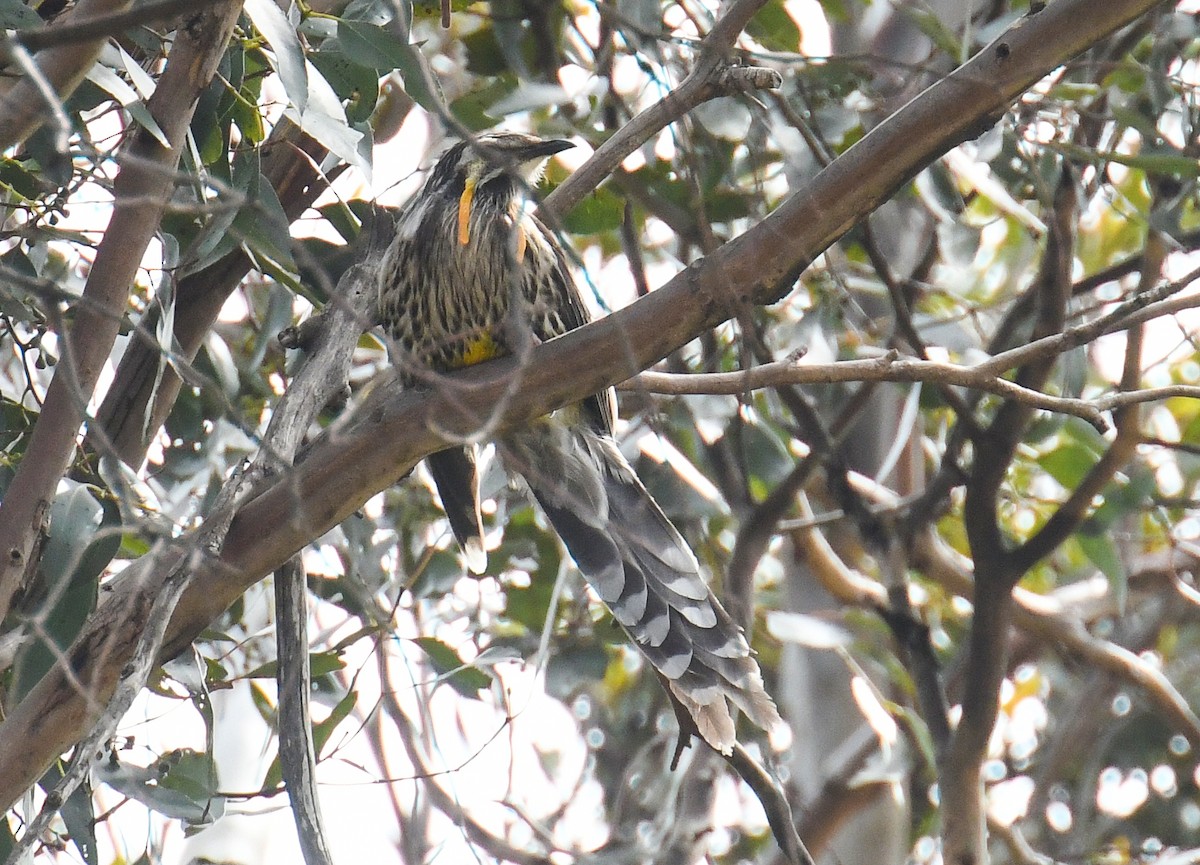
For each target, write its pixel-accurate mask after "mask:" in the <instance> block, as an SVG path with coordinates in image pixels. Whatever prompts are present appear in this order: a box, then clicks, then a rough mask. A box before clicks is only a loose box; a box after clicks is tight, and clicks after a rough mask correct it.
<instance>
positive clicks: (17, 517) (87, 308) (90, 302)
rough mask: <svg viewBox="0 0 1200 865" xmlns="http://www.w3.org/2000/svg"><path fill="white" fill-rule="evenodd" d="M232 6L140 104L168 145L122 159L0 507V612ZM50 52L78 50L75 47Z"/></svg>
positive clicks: (140, 145) (0, 106)
mask: <svg viewBox="0 0 1200 865" xmlns="http://www.w3.org/2000/svg"><path fill="white" fill-rule="evenodd" d="M240 9H241V3H239V2H236V0H228V2H223V3H219V4H214V5H213V6H210V7H208V8H207V9H205V10H204V11H202V12H199V13H197V14H196V16H195V17H194V18H193V19H192V21H191V22H190V25H193V26H187V27H184V28H183V29H181V30H180V32H179V34H178V36H177V37H176V41H175V47H174V48H173V49H172V51H171V55H170V58H169V59H168V62H167V66H166V69H165V70H164V71H163V74H162V77H161V79H160V80H159V83H158V88H157V89H156V90H155V92H154V95H153V96H152V97H151V98H150V100H149V102H148V104H147V108H148V109H149V111H150V113H151V114H152V115H153V117H154V119H155V121H156V122H157V123H158V126H159V129H160V130H161V131H162V132H163V134H164V135H165V136H166V139H167V140H168V141H170V142H171V147H169V148H167V147H163V146H162V145H161V144H160V143H159V141H158V139H157V138H155V137H154V136H153V135H151V134H150V133H149V132H147V131H145V130H144V129H143V130H139V132H138V133H137V134H136V135H135V136H134V138H133V141H132V144H131V146H130V147H129V150H128V152H127V153H126V154H125V155H124V157H123V160H122V161H123V166H122V168H121V172H120V174H119V175H118V176H117V179H116V182H115V184H114V188H113V196H114V198H115V200H116V205H115V208H114V210H113V216H112V220H111V221H110V222H109V225H108V229H107V231H106V232H105V235H104V240H103V241H102V242H101V244H100V247H99V249H98V250H97V251H96V259H95V262H94V263H93V265H92V269H91V273H90V274H89V275H88V281H87V285H86V286H85V288H84V291H83V298H82V301H81V302H80V303H79V304H78V305H77V307H76V312H75V323H74V325H73V326H72V327H71V329H70V334H69V335H68V336H67V338H66V339H65V340H64V349H65V351H64V353H63V358H62V361H61V362H60V364H59V365H58V368H57V369H56V370H55V374H54V379H53V380H52V381H51V383H50V387H49V389H48V390H47V393H46V401H45V403H44V405H43V406H42V413H41V416H40V417H39V418H38V423H37V426H36V427H35V428H34V431H33V436H32V438H31V439H30V443H29V447H28V449H27V450H26V452H25V456H24V459H23V460H22V461H21V465H20V466H19V468H18V469H17V474H16V477H15V478H13V481H12V484H11V485H10V486H9V488H8V490H7V491H6V494H5V498H4V503H3V505H2V506H0V551H2V552H0V618H3V617H4V615H6V614H7V612H8V609H9V606H10V604H11V601H12V597H13V594H14V593H15V592H16V591H17V589H18V588H20V586H21V583H22V580H23V578H24V576H25V574H26V572H27V570H28V569H29V568H30V567H31V565H32V562H31V558H32V556H31V553H32V551H33V548H34V543H35V542H36V539H37V537H38V533H39V532H40V531H41V529H42V525H41V523H42V514H44V512H45V510H46V508H47V507H48V506H49V502H50V499H51V498H52V497H53V495H54V489H55V486H56V485H57V484H58V481H59V479H60V478H61V477H62V476H63V474H64V473H65V472H66V470H67V466H68V465H69V463H70V460H71V454H72V452H73V451H74V448H75V438H76V435H77V434H78V432H79V427H80V424H81V423H82V422H83V418H84V409H85V407H86V405H87V403H88V400H89V399H90V398H91V395H92V392H93V390H94V389H95V387H96V382H97V381H98V380H99V378H100V372H101V370H102V369H103V368H104V363H105V361H106V360H108V356H109V353H110V352H111V351H112V347H113V342H114V341H115V340H116V337H117V331H118V328H119V327H120V320H121V314H122V313H123V312H124V310H125V303H126V300H127V298H128V295H129V287H130V286H131V285H133V282H134V279H135V278H136V276H137V270H138V266H139V265H140V264H141V260H142V255H143V254H144V253H145V251H146V247H147V245H148V244H149V242H150V239H151V238H152V237H153V236H154V232H155V231H156V230H157V229H158V225H159V222H160V221H161V219H162V214H163V208H164V207H165V206H166V203H167V200H168V199H169V197H170V194H171V190H172V188H173V186H174V183H175V166H176V164H177V163H178V161H179V154H180V152H181V147H182V145H183V140H184V135H185V134H186V132H187V128H188V124H189V123H190V122H191V119H192V113H193V111H194V110H195V106H196V99H197V97H198V96H199V94H200V92H201V90H202V89H203V88H204V87H206V86H207V85H208V82H209V81H210V80H211V78H212V76H213V73H214V72H215V71H216V68H217V63H218V62H219V61H220V59H221V55H222V54H223V53H224V51H225V46H226V45H227V44H228V42H229V35H230V33H231V32H232V30H233V24H234V21H236V20H237V15H238V12H239V11H240ZM51 50H54V51H59V50H71V51H75V52H79V51H80V49H79V48H77V47H76V48H71V49H51ZM19 89H20V88H19V87H18V88H14V90H13V91H12V92H11V93H10V94H9V96H12V95H13V94H15V93H16V92H17V91H18V90H19ZM25 108H28V106H25ZM3 110H5V109H4V103H0V111H3ZM0 116H6V115H0Z"/></svg>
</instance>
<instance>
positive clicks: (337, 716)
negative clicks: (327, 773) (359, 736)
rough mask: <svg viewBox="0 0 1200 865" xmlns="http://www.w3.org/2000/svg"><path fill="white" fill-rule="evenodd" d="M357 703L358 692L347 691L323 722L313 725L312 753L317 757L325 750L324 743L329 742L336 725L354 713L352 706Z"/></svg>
mask: <svg viewBox="0 0 1200 865" xmlns="http://www.w3.org/2000/svg"><path fill="white" fill-rule="evenodd" d="M357 703H358V691H348V692H346V696H344V697H342V699H340V700H338V701H337V703H336V704H334V707H333V710H332V711H331V712H330V713H329V715H328V717H326V718H325V720H324V721H321V722H320V723H318V724H313V751H315V752H316V754H317V756H318V757H319V756H320V755H321V752H322V751H323V750H325V743H326V742H328V741H329V737H330V736H331V735H333V731H334V730H336V729H337V725H338V724H340V723H342V721H344V720H346V719H347V718H348V717H350V713H351V712H353V711H354V706H355V705H356V704H357Z"/></svg>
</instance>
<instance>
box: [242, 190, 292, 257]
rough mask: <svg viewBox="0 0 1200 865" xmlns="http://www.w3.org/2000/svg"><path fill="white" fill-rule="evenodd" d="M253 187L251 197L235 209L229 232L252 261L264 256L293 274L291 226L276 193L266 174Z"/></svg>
mask: <svg viewBox="0 0 1200 865" xmlns="http://www.w3.org/2000/svg"><path fill="white" fill-rule="evenodd" d="M253 189H254V200H253V201H251V202H250V203H249V204H248V205H247V206H246V207H243V208H242V209H241V210H240V211H238V215H237V216H236V217H235V218H234V220H233V225H232V231H233V232H234V233H235V235H236V236H237V237H238V239H239V240H241V242H242V243H243V244H244V245H245V246H246V247H247V251H248V252H249V253H250V254H251V255H252V256H253V257H254V258H255V260H261V259H262V258H266V259H267V260H269V261H271V262H273V263H274V264H275V265H277V266H279V267H281V268H283V269H285V270H288V271H290V272H291V273H295V272H296V260H295V258H293V256H292V235H291V228H290V227H289V225H288V219H287V214H286V213H284V212H283V205H282V204H281V203H280V202H279V196H278V195H276V194H275V190H274V188H273V187H272V186H271V183H270V181H268V180H267V178H265V177H259V178H258V182H257V183H255V184H254V186H253Z"/></svg>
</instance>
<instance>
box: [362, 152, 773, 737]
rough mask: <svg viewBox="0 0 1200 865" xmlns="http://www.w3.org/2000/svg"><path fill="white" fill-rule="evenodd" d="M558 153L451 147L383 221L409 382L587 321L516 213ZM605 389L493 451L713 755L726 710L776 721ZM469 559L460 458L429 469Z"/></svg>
mask: <svg viewBox="0 0 1200 865" xmlns="http://www.w3.org/2000/svg"><path fill="white" fill-rule="evenodd" d="M569 146H570V143H569V142H565V141H553V140H550V141H548V140H543V139H539V138H535V137H533V136H529V135H522V134H518V133H492V134H489V135H482V136H480V137H479V138H478V139H477V140H476V142H475V143H473V144H468V143H465V142H463V143H459V144H456V145H454V146H453V147H451V148H450V149H449V150H448V151H447V152H446V154H445V155H444V156H442V158H441V159H440V160H439V161H438V163H437V165H436V166H435V168H434V169H433V172H432V174H431V175H430V177H429V179H428V180H427V181H426V183H425V186H424V188H423V189H422V190H421V192H419V193H418V194H417V195H416V196H415V197H414V198H413V199H412V201H411V202H409V204H408V205H407V206H406V207H405V208H404V209H403V210H402V212H401V214H400V216H399V217H398V219H397V233H396V239H395V240H394V241H393V243H392V244H391V246H390V247H389V249H388V250H387V252H386V254H385V256H384V259H383V265H382V268H381V273H382V277H381V280H380V284H379V296H378V304H377V313H378V318H379V321H380V323H381V324H382V325H383V326H384V329H385V330H386V331H387V333H388V335H389V337H390V338H391V340H392V342H393V345H392V349H393V356H394V359H395V361H396V363H397V364H398V365H399V367H400V369H401V374H402V375H403V376H404V377H405V378H406V379H407V380H408V381H410V382H418V381H421V380H423V379H427V378H428V377H429V375H430V374H431V373H444V372H448V371H451V370H454V369H458V368H461V367H463V366H469V365H472V364H474V363H479V362H482V361H484V360H488V359H490V358H492V357H496V356H499V355H504V354H509V353H511V352H513V351H514V350H515V349H516V348H517V347H518V346H519V345H521V344H522V343H523V342H528V341H543V340H547V339H551V338H553V337H555V336H559V335H561V334H563V333H566V332H567V331H569V330H572V329H574V328H576V327H580V326H581V325H583V324H584V323H585V322H586V321H587V320H588V313H587V310H586V307H585V305H584V304H583V302H582V299H581V298H580V296H579V294H578V289H577V288H576V286H575V282H574V280H573V279H572V277H571V273H570V270H569V268H568V266H567V262H566V257H565V255H564V254H563V251H562V248H561V247H560V246H559V244H558V242H557V240H556V239H555V238H554V235H553V234H552V233H551V232H549V231H548V230H547V229H546V227H545V226H544V225H543V224H542V223H541V222H540V221H538V219H537V218H536V217H534V216H533V215H532V214H531V213H529V212H528V210H529V208H528V206H527V204H528V201H527V197H526V192H527V190H528V187H529V185H530V184H531V183H534V182H536V180H537V179H538V177H539V176H540V170H541V165H542V163H544V161H545V159H546V158H547V157H548V156H550V155H552V154H554V153H557V152H559V151H561V150H563V149H565V148H567V147H569ZM613 406H614V404H613V395H612V393H611V392H609V391H606V392H604V393H602V394H597V395H595V396H592V397H589V398H588V399H586V400H584V401H583V402H582V403H580V404H578V405H577V406H573V407H570V408H569V409H566V410H563V411H561V412H556V413H555V414H553V415H550V416H548V417H546V418H542V419H540V420H539V421H537V422H535V423H533V424H531V425H529V426H528V427H526V428H523V429H520V430H517V431H514V432H510V433H508V434H506V435H505V436H504V437H503V438H502V439H501V441H500V452H501V454H502V457H503V459H504V463H505V467H506V468H507V469H508V470H509V471H510V472H515V473H518V474H520V475H521V476H522V477H523V478H524V479H525V482H526V483H527V484H528V486H529V488H530V490H531V491H532V492H533V495H534V497H535V498H536V499H537V501H538V503H539V505H540V506H541V507H542V510H543V511H544V512H545V514H546V516H547V518H548V519H549V520H550V523H551V524H552V525H553V526H554V528H555V530H556V531H557V532H558V534H559V536H560V537H561V538H562V539H563V542H564V543H565V544H566V547H567V549H568V551H569V552H570V553H571V556H572V557H573V558H574V559H575V562H576V563H577V564H578V565H579V569H580V570H581V571H582V572H583V575H584V577H585V578H586V579H587V581H588V582H589V584H590V585H591V586H592V588H593V589H594V590H595V591H596V593H597V594H598V595H599V596H600V599H601V600H603V601H604V603H605V604H607V605H608V608H609V609H610V610H611V611H612V614H613V617H614V618H615V619H616V620H617V622H619V623H620V624H621V626H622V627H623V628H624V629H625V630H626V632H628V634H629V635H630V637H631V638H632V639H633V641H634V643H635V644H636V645H637V646H638V648H639V649H640V650H641V652H642V654H643V655H644V656H645V657H646V659H647V660H648V661H649V662H650V663H651V664H652V665H653V666H654V668H655V669H656V670H657V671H658V672H659V674H660V675H661V677H662V679H663V681H664V682H666V684H667V687H668V688H669V689H670V691H671V693H672V695H673V696H674V697H675V699H676V700H678V701H679V703H680V704H681V705H682V706H683V707H684V708H685V709H686V710H687V713H688V715H689V716H690V717H691V718H692V720H693V721H694V722H695V725H696V730H697V731H698V732H699V734H700V735H701V736H702V737H703V738H704V740H705V741H707V742H708V743H709V744H710V745H712V747H714V748H716V749H718V750H720V751H722V752H725V753H728V752H729V750H730V749H731V748H732V746H733V744H734V742H735V730H734V717H735V715H734V712H733V711H732V708H731V706H736V707H737V708H738V709H741V710H742V711H743V712H745V713H746V714H747V715H748V716H749V717H750V719H751V720H753V721H754V722H755V723H756V724H758V725H759V726H761V727H763V728H765V729H768V730H771V729H773V728H775V727H777V726H778V725H780V724H781V723H782V722H781V721H780V718H779V714H778V712H777V711H776V709H775V705H774V703H773V702H772V701H771V699H770V697H769V696H768V695H767V693H766V691H765V690H764V688H763V684H762V676H761V674H760V672H759V669H758V664H757V663H756V662H755V661H754V658H753V657H752V655H751V653H750V647H749V646H748V645H747V643H746V640H745V638H744V636H743V635H742V633H741V629H740V628H738V626H737V625H736V624H735V623H734V622H733V620H732V619H731V618H730V617H729V615H728V613H726V612H725V610H724V609H723V608H722V606H721V604H720V602H719V601H718V600H717V599H716V597H715V596H714V595H713V594H712V592H711V591H710V590H709V588H708V586H707V585H706V583H705V582H704V579H703V577H702V576H701V574H700V567H699V564H698V563H697V561H696V558H695V556H694V555H692V552H691V550H690V549H689V548H688V546H687V543H686V542H685V541H684V540H683V538H682V537H681V536H680V534H679V532H678V531H676V529H675V527H674V526H672V525H671V523H670V521H669V520H668V519H667V518H666V516H665V515H664V514H663V513H662V510H661V509H660V508H659V507H658V505H657V504H655V502H654V500H653V499H652V498H651V497H650V495H649V493H648V492H646V489H645V487H643V486H642V484H641V482H640V481H639V480H638V478H637V476H636V475H635V474H634V472H633V469H632V468H631V467H630V465H629V463H628V462H626V460H625V459H624V457H623V456H622V455H621V453H620V451H619V450H618V448H617V446H616V443H615V441H614V440H613V438H612V427H613V415H614V407H613ZM429 467H430V470H431V472H432V473H433V477H434V480H435V482H436V483H437V486H438V490H439V492H440V493H441V496H442V501H443V504H444V505H445V507H446V511H447V515H448V517H449V520H450V525H451V528H452V529H453V530H454V534H455V536H456V537H457V539H458V541H459V543H460V544H461V545H462V547H463V550H464V552H465V553H466V556H467V562H468V565H469V566H470V567H471V568H472V569H473V570H476V571H477V572H478V571H482V570H483V568H484V567H485V566H486V558H485V555H484V552H483V546H482V524H481V521H480V518H479V509H478V490H477V478H476V473H475V464H474V458H473V451H472V450H471V449H469V448H452V449H450V450H447V451H444V452H442V453H441V454H436V455H434V456H433V457H431V458H430V460H429Z"/></svg>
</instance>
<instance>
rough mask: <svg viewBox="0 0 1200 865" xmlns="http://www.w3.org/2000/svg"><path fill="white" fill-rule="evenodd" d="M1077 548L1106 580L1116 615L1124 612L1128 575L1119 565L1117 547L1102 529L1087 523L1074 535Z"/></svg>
mask: <svg viewBox="0 0 1200 865" xmlns="http://www.w3.org/2000/svg"><path fill="white" fill-rule="evenodd" d="M1075 540H1076V541H1077V542H1078V543H1079V548H1080V549H1081V550H1083V554H1084V555H1085V556H1087V557H1088V559H1089V560H1090V561H1091V563H1092V564H1093V565H1095V566H1096V567H1097V568H1099V569H1100V572H1101V573H1102V574H1104V576H1105V577H1106V578H1107V579H1108V587H1109V589H1110V590H1111V591H1112V594H1113V599H1114V600H1115V601H1116V604H1117V614H1118V615H1123V614H1124V612H1125V601H1126V599H1127V598H1128V597H1129V575H1128V574H1127V573H1126V571H1125V566H1124V565H1123V564H1122V563H1121V557H1120V555H1119V554H1118V553H1117V545H1116V544H1115V543H1114V542H1113V539H1112V536H1111V535H1109V533H1108V532H1106V531H1105V530H1104V527H1103V526H1102V525H1100V524H1098V523H1096V522H1092V521H1089V522H1088V523H1086V524H1085V525H1084V526H1083V528H1082V529H1081V530H1080V531H1079V532H1078V533H1077V534H1076V535H1075Z"/></svg>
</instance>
